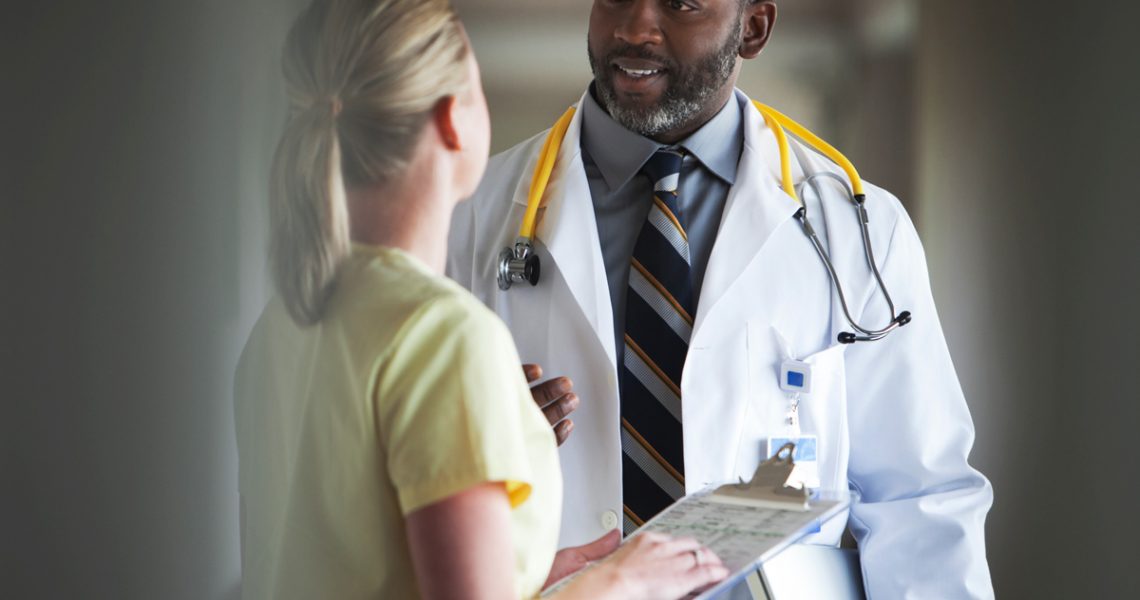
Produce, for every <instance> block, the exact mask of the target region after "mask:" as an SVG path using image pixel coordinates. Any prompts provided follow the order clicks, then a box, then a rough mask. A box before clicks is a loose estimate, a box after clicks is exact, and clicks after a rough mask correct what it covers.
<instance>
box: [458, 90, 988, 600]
mask: <svg viewBox="0 0 1140 600" xmlns="http://www.w3.org/2000/svg"><path fill="white" fill-rule="evenodd" d="M737 99H738V100H743V99H744V96H743V94H742V93H741V92H739V91H738V92H737ZM580 132H581V113H578V114H577V115H575V117H574V120H573V122H572V123H571V124H570V128H569V130H568V132H567V133H566V137H565V140H564V142H563V144H562V147H561V150H560V153H559V155H558V160H557V164H556V166H555V170H554V173H553V175H552V177H551V181H550V184H549V187H548V189H547V191H546V194H545V197H544V200H543V202H544V207H545V208H544V214H542V215H541V221H540V224H539V227H538V231H537V242H536V248H537V252H538V254H539V257H540V259H541V261H542V278H541V281H540V282H539V284H538V285H537V286H536V287H531V286H530V285H528V284H525V283H516V284H515V285H514V286H513V287H512V288H511V289H510V290H509V291H506V292H504V291H501V290H500V289H499V288H498V286H497V283H496V272H497V264H496V263H497V257H498V254H499V252H500V251H501V250H502V249H503V248H504V247H506V246H509V245H513V243H514V240H515V238H516V237H517V234H518V227H519V223H520V221H521V219H522V215H523V211H524V208H525V206H526V200H527V190H528V188H529V185H530V181H531V174H532V173H533V169H534V164H535V162H536V161H537V158H538V153H539V149H540V147H541V145H542V142H543V139H544V138H545V135H546V134H545V132H544V133H542V134H540V135H538V136H535V137H534V138H532V139H530V140H528V141H526V142H523V143H521V144H519V145H518V146H516V147H514V148H512V149H510V150H508V151H506V152H504V153H502V154H500V155H498V156H496V157H494V158H493V159H492V160H491V162H490V165H489V167H488V169H487V174H486V176H485V177H484V180H483V182H482V183H481V185H480V187H479V190H478V191H477V192H476V194H475V196H474V197H473V198H472V199H471V200H469V201H468V202H466V203H464V204H461V205H460V206H459V207H458V209H457V210H456V213H455V216H454V219H453V223H452V230H451V238H450V247H449V251H450V255H449V259H448V274H449V275H450V276H451V277H453V278H455V279H456V280H457V281H459V282H460V283H461V284H463V285H464V286H466V287H467V288H468V289H470V290H471V291H472V292H473V293H474V294H475V295H476V296H478V297H479V299H480V300H482V301H483V302H484V303H486V304H487V305H488V306H490V307H491V308H492V309H494V310H495V311H496V312H497V313H498V314H499V316H501V317H502V318H503V320H504V321H506V323H507V325H508V326H509V327H510V330H511V332H512V333H513V334H514V338H515V342H516V343H517V344H518V348H519V355H520V356H521V357H522V360H523V361H524V362H531V363H538V364H541V365H542V366H543V368H544V370H545V372H546V374H547V375H550V376H553V375H567V376H569V377H570V378H571V379H573V381H574V386H575V390H576V392H577V393H578V395H579V396H580V398H581V404H580V406H579V408H578V410H577V411H576V412H575V413H574V415H573V419H574V425H575V427H574V432H573V434H572V435H571V437H570V439H569V441H567V442H566V444H565V445H564V446H563V447H562V448H561V462H562V472H563V477H564V480H565V486H564V488H565V495H564V498H563V504H562V506H563V515H562V534H561V542H562V544H563V545H572V544H581V543H585V542H587V541H590V540H593V539H594V538H596V537H598V536H600V535H602V534H603V533H604V532H605V531H607V530H609V529H612V528H614V527H615V526H617V525H618V524H619V523H620V520H621V515H622V508H621V507H622V498H621V495H622V494H621V459H620V458H621V446H620V441H619V417H618V383H617V373H618V371H617V367H616V365H615V351H614V347H613V346H614V336H613V310H612V307H611V303H610V295H609V290H608V287H607V283H606V272H605V266H604V264H603V262H602V253H601V249H600V246H599V241H598V232H597V226H596V223H595V220H594V210H593V206H592V203H591V198H590V190H589V186H588V185H587V181H586V175H585V172H584V170H583V165H582V154H581V147H580V143H579V136H580ZM744 132H745V134H744V149H743V153H742V155H741V159H740V163H739V168H738V170H737V178H736V183H735V185H734V186H733V187H732V189H731V191H730V193H729V196H728V199H727V203H726V205H725V209H724V215H723V217H722V219H721V224H720V229H719V231H718V232H717V237H716V242H715V245H714V247H713V250H712V255H711V257H710V259H709V263H708V267H707V271H706V274H705V279H704V283H703V286H702V289H701V293H700V299H699V302H698V309H697V315H696V320H695V324H694V328H693V333H692V338H691V340H690V343H689V353H688V357H687V359H686V362H685V367H684V377H683V380H682V382H681V390H682V396H683V398H684V404H683V411H682V412H683V415H682V420H683V428H684V456H685V487H686V490H687V492H693V491H696V490H698V489H701V488H702V487H704V486H706V485H707V484H710V483H723V482H727V481H736V480H737V478H738V477H744V478H748V477H750V476H751V475H752V473H753V471H754V470H755V468H756V466H757V464H758V462H759V461H760V459H761V458H762V454H763V453H764V452H765V450H766V446H765V444H766V439H767V438H768V436H770V435H781V434H782V433H783V431H784V430H783V429H781V428H782V427H783V419H784V416H785V412H786V410H787V398H786V396H785V394H784V393H783V392H782V391H781V390H780V389H779V386H778V381H777V379H778V370H779V366H780V363H781V362H782V360H783V357H784V355H785V352H787V353H790V354H791V355H793V356H794V357H795V358H798V359H801V360H804V361H806V362H808V363H811V364H812V365H813V367H812V377H813V382H812V386H813V389H812V393H811V394H810V395H808V396H806V397H805V399H804V400H803V402H802V403H801V408H800V414H801V423H802V427H803V432H804V433H805V434H816V435H818V436H819V445H818V456H819V467H820V477H821V480H822V485H823V487H825V488H835V489H845V488H848V487H850V488H851V489H854V490H857V491H858V492H859V493H860V494H861V497H862V499H861V501H860V502H859V503H858V504H857V505H855V506H854V507H853V508H852V510H851V514H850V526H851V529H852V531H853V532H854V533H855V536H856V539H857V540H858V542H859V547H860V555H861V559H862V565H863V570H864V577H865V584H866V587H867V590H868V592H869V593H870V595H871V597H873V598H900V597H904V596H905V597H915V598H965V597H989V596H992V595H993V592H992V589H991V585H990V577H989V571H988V567H987V564H986V558H985V545H984V540H983V522H984V520H985V515H986V512H987V510H988V509H989V506H990V504H991V501H992V491H991V487H990V484H989V482H988V481H987V480H986V479H985V477H983V476H982V475H981V474H980V473H978V472H977V471H975V470H974V469H973V468H971V467H970V466H969V465H968V464H967V462H966V457H967V454H968V453H969V451H970V447H971V445H972V443H973V438H974V427H973V423H972V421H971V418H970V414H969V412H968V410H967V407H966V403H965V400H964V398H963V395H962V391H961V388H960V386H959V384H958V380H957V376H956V375H955V373H954V367H953V365H952V364H951V360H950V355H949V353H948V351H947V347H946V343H945V340H944V338H943V335H942V330H941V327H940V325H939V322H938V315H937V314H936V312H935V308H934V302H933V299H932V297H931V292H930V287H929V281H928V276H927V271H926V263H925V259H924V256H923V250H922V246H921V244H920V243H919V240H918V236H917V234H916V233H915V230H914V226H913V225H912V224H911V222H910V219H909V218H908V217H907V215H906V213H905V211H904V210H903V208H902V206H901V205H900V204H899V202H898V200H897V199H895V198H894V197H893V196H891V195H890V194H889V193H887V192H885V191H883V190H881V189H878V188H875V187H873V186H870V185H867V186H866V188H867V189H866V193H867V208H868V211H869V213H870V218H871V224H870V227H871V236H872V241H873V244H874V249H875V252H876V253H877V255H876V259H877V260H878V262H879V267H880V269H881V272H882V275H883V278H884V281H885V282H886V284H887V287H888V289H889V290H890V292H891V294H892V296H893V299H894V301H895V305H896V306H897V307H899V309H900V310H910V311H911V312H912V314H913V316H914V320H913V322H912V323H911V324H910V325H907V326H906V327H904V328H902V329H901V330H899V331H896V332H894V333H892V334H891V335H890V336H888V337H887V338H886V339H885V340H883V341H879V342H871V343H859V344H856V345H854V346H844V345H839V344H837V343H836V341H835V340H836V336H837V334H838V333H839V332H840V331H846V330H849V329H850V328H849V326H848V324H847V322H846V320H845V319H844V317H843V314H842V311H841V308H840V306H839V302H838V300H837V297H836V294H835V292H834V290H833V286H832V284H831V282H830V280H829V278H828V276H827V273H826V271H825V270H824V267H823V264H822V263H821V261H820V259H819V257H818V256H817V255H816V252H815V250H814V249H813V248H812V246H811V244H810V242H809V240H808V238H807V237H806V236H805V235H804V233H803V230H802V228H801V227H800V224H799V222H798V221H797V220H796V219H794V218H793V214H794V213H795V211H796V209H797V208H798V205H797V204H796V203H795V202H794V201H793V200H792V199H791V198H790V197H789V196H788V195H787V194H785V193H784V192H783V191H782V189H781V188H780V182H779V173H780V170H779V164H780V163H779V152H778V149H777V145H776V141H775V136H774V135H773V133H772V132H771V131H770V130H769V129H768V128H767V127H766V126H765V124H764V122H763V119H762V118H761V116H760V114H759V113H758V112H757V111H756V110H755V109H754V108H753V107H752V106H751V105H748V107H747V110H746V111H745V116H744ZM809 155H810V160H813V161H814V163H815V164H814V165H813V166H812V169H813V170H815V171H823V170H831V171H834V172H837V173H839V174H841V175H842V171H840V170H839V169H838V167H836V166H834V165H833V164H831V163H830V162H829V161H827V160H824V159H822V158H820V157H819V156H817V155H815V154H812V153H809ZM792 162H793V165H795V168H794V177H795V179H796V181H800V180H801V179H802V177H803V175H802V171H801V170H800V169H799V166H798V163H797V162H796V161H795V159H794V157H793V160H792ZM823 188H824V190H825V192H826V193H825V197H824V199H823V200H822V202H820V201H818V200H817V199H814V198H813V197H812V195H811V194H810V193H809V194H804V195H805V196H806V197H807V198H806V200H807V202H808V208H809V210H810V211H811V213H810V214H811V216H812V218H813V223H814V225H815V228H816V230H817V232H818V233H819V235H820V236H821V238H823V240H824V243H825V244H826V245H827V246H828V247H829V249H830V252H831V254H832V260H833V261H834V263H835V268H836V270H837V271H838V273H839V275H840V277H841V278H842V281H843V285H844V291H845V292H846V294H847V298H848V302H849V303H850V305H851V310H852V312H853V314H854V316H855V318H856V319H857V320H858V321H859V322H860V323H863V324H866V325H870V326H872V327H881V326H882V325H883V324H885V323H886V321H887V320H888V318H889V317H888V312H887V308H886V305H885V302H884V301H883V297H882V295H881V293H879V291H878V289H877V287H876V286H875V283H874V279H873V276H872V274H871V271H870V269H869V268H868V267H867V264H866V260H865V258H864V253H863V249H862V243H861V238H860V232H859V228H858V224H857V220H856V216H855V213H854V210H853V208H852V207H851V204H850V203H849V202H848V200H847V199H846V198H845V197H844V195H843V194H842V193H841V192H840V191H839V188H837V187H834V186H832V185H830V184H827V183H825V184H823ZM781 339H783V340H786V347H782V346H783V345H784V344H783V343H782V342H781ZM842 521H843V519H839V520H837V521H836V522H834V523H833V525H832V526H831V527H825V528H824V530H823V531H821V532H820V533H818V534H816V535H815V536H813V538H812V541H814V542H816V543H823V544H836V543H837V542H838V540H839V537H840V535H841V533H842V529H843V525H844V523H843V522H842Z"/></svg>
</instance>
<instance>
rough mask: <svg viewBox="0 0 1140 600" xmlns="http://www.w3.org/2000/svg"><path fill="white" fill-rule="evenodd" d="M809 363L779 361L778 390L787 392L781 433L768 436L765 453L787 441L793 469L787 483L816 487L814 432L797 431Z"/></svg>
mask: <svg viewBox="0 0 1140 600" xmlns="http://www.w3.org/2000/svg"><path fill="white" fill-rule="evenodd" d="M811 379H812V377H811V364H809V363H806V362H803V361H801V360H795V359H793V358H786V359H784V361H783V362H781V363H780V389H781V390H782V391H783V392H784V393H785V394H786V395H787V398H788V411H787V414H786V416H785V419H784V430H785V432H786V433H785V434H784V435H782V436H773V437H770V438H768V456H771V455H773V454H774V453H775V452H776V451H777V450H779V449H780V448H782V447H783V446H784V445H785V444H788V443H789V442H790V443H792V444H794V445H795V446H794V447H795V451H794V452H795V454H794V456H793V458H794V460H795V465H796V466H795V470H794V471H793V473H792V475H791V477H789V480H788V485H795V486H796V487H805V488H818V487H819V486H820V480H819V461H818V459H817V445H818V443H819V439H818V438H817V437H816V436H814V435H803V433H802V432H801V431H800V401H801V399H802V397H803V395H805V394H811V383H812V382H811Z"/></svg>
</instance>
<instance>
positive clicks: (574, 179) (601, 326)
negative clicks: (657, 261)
mask: <svg viewBox="0 0 1140 600" xmlns="http://www.w3.org/2000/svg"><path fill="white" fill-rule="evenodd" d="M578 105H579V106H581V102H579V104H578ZM581 132H582V113H581V111H579V112H577V113H576V114H575V115H574V118H573V120H572V121H571V122H570V126H569V128H568V129H567V130H566V136H565V139H563V141H562V146H561V148H560V149H559V152H558V159H557V161H556V162H555V165H554V171H553V172H552V173H551V177H550V182H549V184H548V185H547V188H546V193H545V194H544V195H543V200H542V205H541V206H542V209H541V212H540V213H539V224H538V230H537V232H536V234H535V235H536V237H537V238H538V240H539V242H541V243H542V244H544V245H545V246H546V249H547V251H548V252H549V253H550V259H551V261H552V262H553V265H550V266H553V267H554V269H550V268H549V267H548V266H547V265H542V267H543V270H542V276H543V277H550V276H556V274H558V275H560V276H561V277H562V278H563V279H564V280H565V282H566V285H567V287H569V288H570V291H571V293H572V294H573V296H574V301H575V302H576V303H577V305H578V307H579V308H580V309H581V311H582V314H583V315H584V316H585V317H586V320H587V321H588V322H589V323H590V326H591V327H592V328H593V330H594V333H595V335H596V336H597V338H598V343H599V344H600V345H601V347H602V348H603V349H604V351H605V353H606V356H607V357H608V358H609V360H610V364H616V358H615V356H616V353H615V350H614V341H613V329H614V326H613V307H612V305H611V303H610V294H609V285H608V283H607V280H606V267H605V262H604V261H603V259H602V251H601V244H600V242H599V238H598V226H597V221H596V220H595V217H594V205H593V201H592V200H591V196H590V186H589V183H588V182H587V180H586V171H585V168H584V166H583V163H582V151H581V143H580V140H581ZM530 172H532V171H528V173H530ZM529 188H530V178H529V176H528V177H526V178H525V181H524V182H520V185H519V187H518V189H517V190H516V192H515V202H516V203H519V204H523V205H525V204H526V201H527V192H528V190H529ZM543 258H545V257H543ZM540 285H541V284H540ZM551 343H552V344H558V343H559V342H558V341H557V340H551Z"/></svg>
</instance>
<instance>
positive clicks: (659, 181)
mask: <svg viewBox="0 0 1140 600" xmlns="http://www.w3.org/2000/svg"><path fill="white" fill-rule="evenodd" d="M684 156H685V155H684V152H683V151H682V150H681V149H680V148H662V149H661V150H658V151H657V152H654V153H653V156H651V157H649V160H647V161H645V166H643V167H641V172H642V173H645V174H646V175H648V176H649V182H650V183H652V184H653V191H655V192H671V193H676V192H677V183H678V180H679V179H680V176H681V161H682V160H683V159H684Z"/></svg>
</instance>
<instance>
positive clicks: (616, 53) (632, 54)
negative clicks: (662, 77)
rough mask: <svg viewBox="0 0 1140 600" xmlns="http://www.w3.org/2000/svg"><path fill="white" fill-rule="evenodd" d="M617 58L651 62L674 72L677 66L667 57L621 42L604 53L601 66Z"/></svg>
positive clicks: (643, 47)
mask: <svg viewBox="0 0 1140 600" xmlns="http://www.w3.org/2000/svg"><path fill="white" fill-rule="evenodd" d="M619 58H639V59H642V60H651V61H653V62H656V63H660V64H661V65H662V66H663V67H665V68H666V69H668V70H670V71H675V70H676V67H677V64H676V63H675V62H673V61H672V60H670V59H669V58H668V57H665V56H660V55H658V54H655V53H654V52H653V51H651V50H650V49H649V48H646V47H645V46H635V45H633V44H630V43H626V42H622V43H620V44H619V45H617V46H616V47H614V48H612V49H611V50H610V51H609V52H607V53H606V56H605V60H604V61H603V64H611V63H613V62H614V60H616V59H619Z"/></svg>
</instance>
